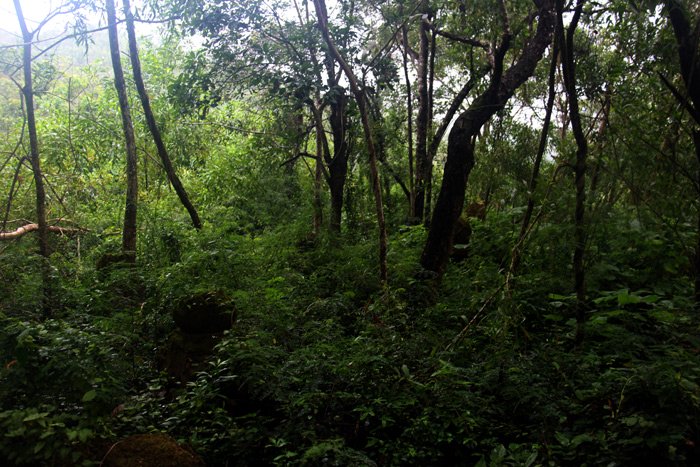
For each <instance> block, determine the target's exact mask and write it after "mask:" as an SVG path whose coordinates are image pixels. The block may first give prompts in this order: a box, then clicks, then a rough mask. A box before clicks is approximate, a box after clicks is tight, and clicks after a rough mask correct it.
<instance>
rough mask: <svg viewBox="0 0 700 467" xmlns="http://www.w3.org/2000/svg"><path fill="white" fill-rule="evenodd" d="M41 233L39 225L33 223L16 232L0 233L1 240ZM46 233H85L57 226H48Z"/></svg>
mask: <svg viewBox="0 0 700 467" xmlns="http://www.w3.org/2000/svg"><path fill="white" fill-rule="evenodd" d="M37 231H40V228H39V224H37V223H33V224H26V225H23V226H21V227H17V228H16V229H15V230H12V231H10V232H0V240H14V239H17V238H20V237H23V236H24V235H26V234H28V233H30V232H37ZM46 231H47V232H54V233H58V234H62V235H66V234H75V233H78V232H84V230H82V229H75V228H72V227H59V226H57V225H48V226H46Z"/></svg>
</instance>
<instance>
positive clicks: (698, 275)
mask: <svg viewBox="0 0 700 467" xmlns="http://www.w3.org/2000/svg"><path fill="white" fill-rule="evenodd" d="M665 3H666V9H667V10H668V16H669V19H670V21H671V26H672V27H673V33H674V35H675V36H676V44H677V46H678V61H679V63H680V68H681V76H682V78H683V83H684V84H685V89H686V92H687V94H688V97H689V98H690V102H687V100H686V99H685V97H684V96H681V95H678V94H677V95H676V98H677V99H678V100H679V102H680V103H681V105H683V106H684V107H685V108H686V109H687V110H688V111H689V113H690V116H691V117H692V118H693V120H694V121H695V128H694V129H693V144H694V145H695V155H696V159H697V162H698V164H699V168H698V175H697V180H696V183H698V184H700V85H699V84H698V79H700V60H699V59H698V32H699V30H700V25H698V26H696V27H695V30H693V29H692V28H691V24H693V23H694V21H692V20H691V18H690V13H689V11H688V9H687V8H685V7H684V6H683V5H682V3H681V2H680V1H679V0H666V2H665ZM696 206H697V211H698V214H697V215H698V221H697V222H698V232H697V242H696V245H695V258H694V261H693V263H694V268H693V269H694V275H695V306H696V307H698V308H700V195H699V197H698V200H697V201H696Z"/></svg>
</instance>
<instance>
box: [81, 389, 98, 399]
mask: <svg viewBox="0 0 700 467" xmlns="http://www.w3.org/2000/svg"><path fill="white" fill-rule="evenodd" d="M95 397H97V391H95V390H94V389H90V390H89V391H88V392H86V393H85V394H84V395H83V399H82V401H83V402H90V401H91V400H93V399H94V398H95Z"/></svg>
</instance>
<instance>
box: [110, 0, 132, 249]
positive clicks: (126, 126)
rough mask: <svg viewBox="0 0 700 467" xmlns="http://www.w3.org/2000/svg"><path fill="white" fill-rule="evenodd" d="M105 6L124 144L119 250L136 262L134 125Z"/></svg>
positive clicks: (114, 28) (114, 23)
mask: <svg viewBox="0 0 700 467" xmlns="http://www.w3.org/2000/svg"><path fill="white" fill-rule="evenodd" d="M106 5H107V27H108V31H109V49H110V55H111V58H112V69H113V70H114V87H115V88H116V90H117V95H118V97H119V110H120V111H121V116H122V127H123V130H124V141H125V146H126V206H125V209H124V230H123V232H122V251H123V253H124V254H125V255H126V256H127V257H128V258H129V259H130V260H131V261H136V212H137V203H138V177H137V158H136V138H135V136H134V126H133V124H132V121H131V111H130V110H129V99H128V97H127V95H126V83H125V82H124V71H123V69H122V62H121V58H120V56H119V38H118V34H117V13H116V10H115V8H114V0H106Z"/></svg>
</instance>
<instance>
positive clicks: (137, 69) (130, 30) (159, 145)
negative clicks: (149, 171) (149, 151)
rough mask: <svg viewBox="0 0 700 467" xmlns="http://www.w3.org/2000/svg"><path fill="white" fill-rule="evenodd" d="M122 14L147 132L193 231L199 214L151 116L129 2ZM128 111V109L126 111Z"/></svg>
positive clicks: (125, 0) (197, 223) (151, 110)
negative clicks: (185, 210)
mask: <svg viewBox="0 0 700 467" xmlns="http://www.w3.org/2000/svg"><path fill="white" fill-rule="evenodd" d="M124 14H125V16H126V30H127V34H128V38H129V55H130V56H131V69H132V72H133V75H134V81H135V83H136V89H137V91H138V93H139V99H140V100H141V106H142V107H143V113H144V115H145V117H146V123H147V125H148V130H149V131H150V132H151V136H153V141H154V142H155V145H156V149H157V150H158V156H160V160H161V162H162V163H163V168H164V169H165V173H166V174H167V176H168V180H169V181H170V184H171V185H172V186H173V188H174V189H175V193H177V196H178V198H180V202H181V203H182V205H183V206H184V207H185V209H187V212H188V213H189V215H190V219H191V220H192V225H193V226H194V228H195V229H201V228H202V221H201V220H200V219H199V214H197V210H196V209H195V207H194V205H193V204H192V202H191V201H190V198H189V196H188V195H187V191H186V190H185V187H184V186H183V185H182V182H181V181H180V178H179V177H178V176H177V173H175V168H174V167H173V163H172V162H171V160H170V156H169V155H168V150H167V149H166V147H165V143H163V138H162V136H161V134H160V130H159V129H158V124H157V123H156V119H155V116H154V115H153V109H152V108H151V101H150V98H149V97H148V93H147V92H146V85H145V84H144V82H143V75H142V73H141V61H140V59H139V50H138V46H137V44H136V30H135V28H134V15H133V14H132V12H131V6H130V2H129V0H124ZM127 110H128V109H127Z"/></svg>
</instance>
